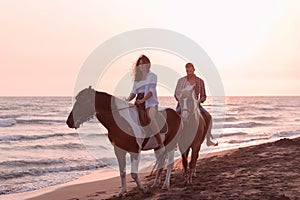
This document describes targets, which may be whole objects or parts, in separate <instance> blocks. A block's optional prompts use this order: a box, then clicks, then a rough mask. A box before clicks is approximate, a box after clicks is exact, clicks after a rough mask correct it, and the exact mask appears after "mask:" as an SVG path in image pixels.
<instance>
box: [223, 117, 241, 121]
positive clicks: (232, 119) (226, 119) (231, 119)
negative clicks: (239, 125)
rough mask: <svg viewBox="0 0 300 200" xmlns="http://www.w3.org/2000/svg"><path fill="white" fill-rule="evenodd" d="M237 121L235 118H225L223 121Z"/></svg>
mask: <svg viewBox="0 0 300 200" xmlns="http://www.w3.org/2000/svg"><path fill="white" fill-rule="evenodd" d="M238 120H239V119H238V118H236V117H226V118H225V121H226V122H235V121H238Z"/></svg>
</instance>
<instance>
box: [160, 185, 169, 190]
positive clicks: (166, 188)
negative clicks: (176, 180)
mask: <svg viewBox="0 0 300 200" xmlns="http://www.w3.org/2000/svg"><path fill="white" fill-rule="evenodd" d="M161 189H162V190H169V186H166V185H163V186H162V187H161Z"/></svg>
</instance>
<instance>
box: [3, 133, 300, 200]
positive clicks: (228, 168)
mask: <svg viewBox="0 0 300 200" xmlns="http://www.w3.org/2000/svg"><path fill="white" fill-rule="evenodd" d="M295 162H298V163H300V137H297V138H292V139H280V140H276V141H273V142H266V143H262V144H257V145H252V146H248V147H238V148H234V149H229V150H223V151H218V152H211V153H209V154H206V155H205V156H204V157H200V158H199V159H198V161H197V174H198V177H201V178H200V179H203V180H199V178H194V183H193V186H192V188H190V187H188V188H186V187H185V186H184V185H183V177H182V171H181V169H182V165H181V159H180V158H179V159H176V160H175V163H174V171H173V172H172V175H171V189H170V190H168V191H161V190H160V189H155V190H152V189H151V191H150V194H146V195H145V194H142V192H140V191H139V190H138V189H137V188H136V184H135V183H134V182H133V180H132V179H131V177H130V174H127V194H126V195H125V197H123V199H147V198H148V197H151V198H149V199H168V198H172V199H182V198H188V199H199V198H200V197H201V198H204V199H205V198H206V199H209V198H213V199H222V198H223V199H224V198H229V197H230V198H232V199H239V198H240V197H241V196H239V195H243V196H242V198H246V197H248V196H249V199H253V198H262V197H265V196H268V197H270V198H271V197H272V198H273V199H276V198H277V197H278V198H279V199H280V198H281V197H288V198H285V199H296V198H294V197H297V196H300V168H299V167H297V166H298V165H296V164H295ZM278 169H280V170H281V171H280V170H278ZM285 170H286V171H285ZM295 170H296V172H297V173H291V172H293V171H295ZM297 170H298V171H297ZM97 173H98V177H97ZM109 173H117V176H116V177H113V178H107V177H108V176H109V175H111V174H109ZM103 176H105V177H106V178H105V177H103ZM139 177H140V180H141V182H142V183H143V184H144V185H147V186H149V185H151V182H152V181H153V179H154V177H153V176H151V177H150V176H149V173H140V174H139ZM162 177H164V176H162ZM235 179H236V180H235ZM203 181H204V183H203ZM272 184H275V185H274V186H270V185H272ZM282 184H283V185H282ZM284 184H286V186H285V185H284ZM120 185H121V183H120V177H119V176H118V172H112V171H111V170H108V171H106V172H103V171H102V172H99V171H95V172H93V173H91V174H89V175H86V176H83V177H80V178H79V179H77V180H74V181H71V182H68V183H65V184H61V185H55V186H51V187H46V188H42V189H40V190H36V191H30V192H25V193H18V194H11V195H4V196H0V199H2V198H4V199H27V200H29V199H30V200H43V199H45V200H46V199H72V198H73V199H80V200H81V199H114V197H113V195H115V194H117V193H118V192H119V190H120ZM218 187H219V188H218ZM220 188H221V189H220ZM287 188H288V189H287ZM191 190H192V191H191ZM194 191H198V192H196V193H198V195H202V196H195V194H194ZM176 195H177V196H176ZM203 195H204V196H203ZM293 195H294V196H293ZM14 197H15V198H14ZM201 198H200V199H201ZM278 198H277V199H278ZM246 199H247V198H246ZM283 199H284V198H283Z"/></svg>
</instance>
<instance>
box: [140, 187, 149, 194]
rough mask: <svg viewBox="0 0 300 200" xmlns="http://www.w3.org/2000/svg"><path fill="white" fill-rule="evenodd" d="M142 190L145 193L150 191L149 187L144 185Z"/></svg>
mask: <svg viewBox="0 0 300 200" xmlns="http://www.w3.org/2000/svg"><path fill="white" fill-rule="evenodd" d="M141 190H142V192H143V193H144V194H147V193H148V192H149V190H148V188H147V187H143V188H142V189H141Z"/></svg>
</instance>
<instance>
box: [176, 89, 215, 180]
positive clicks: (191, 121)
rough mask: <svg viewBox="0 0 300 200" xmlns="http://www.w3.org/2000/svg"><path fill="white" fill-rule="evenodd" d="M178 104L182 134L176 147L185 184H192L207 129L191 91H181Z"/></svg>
mask: <svg viewBox="0 0 300 200" xmlns="http://www.w3.org/2000/svg"><path fill="white" fill-rule="evenodd" d="M179 104H180V107H181V119H182V121H183V130H182V132H183V133H182V134H181V137H180V140H179V142H178V145H179V150H180V152H181V157H182V165H183V168H184V176H185V183H186V184H192V176H193V175H195V167H196V162H197V159H198V154H199V151H200V148H201V144H202V143H203V141H204V139H205V135H206V133H207V130H208V128H209V127H208V126H207V125H206V123H205V120H204V118H203V117H202V115H201V113H200V110H199V107H198V103H197V100H196V98H195V95H194V90H193V89H190V90H188V89H184V90H182V93H181V96H180V97H179ZM190 149H191V150H192V154H191V160H190V163H189V166H188V161H187V159H188V155H189V151H190ZM188 168H189V169H188Z"/></svg>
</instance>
